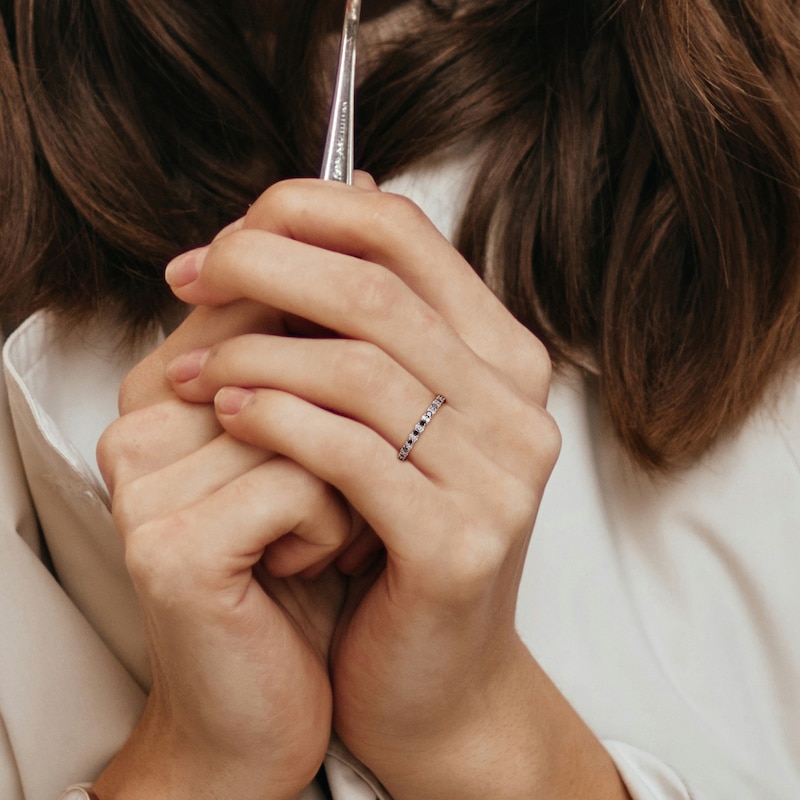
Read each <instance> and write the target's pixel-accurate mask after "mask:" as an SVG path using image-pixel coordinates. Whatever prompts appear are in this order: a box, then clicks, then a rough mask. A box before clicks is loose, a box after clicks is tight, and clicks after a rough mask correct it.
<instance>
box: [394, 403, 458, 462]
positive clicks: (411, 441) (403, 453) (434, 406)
mask: <svg viewBox="0 0 800 800" xmlns="http://www.w3.org/2000/svg"><path fill="white" fill-rule="evenodd" d="M446 402H447V398H445V397H443V396H442V395H440V394H437V395H436V397H434V398H433V402H432V403H431V404H430V405H429V406H428V410H427V411H426V412H425V413H424V414H423V415H422V416H421V417H420V420H419V422H418V423H417V424H416V425H415V426H414V430H413V431H411V433H410V434H409V435H408V438H407V439H406V440H405V442H403V446H402V447H401V448H400V451H399V452H398V453H397V457H398V458H399V459H400V460H401V461H405V460H406V459H407V458H408V454H409V453H410V452H411V448H412V447H413V446H414V445H415V444H416V443H417V439H419V437H420V436H422V432H423V431H424V430H425V427H426V426H427V424H428V423H429V422H430V421H431V420H432V419H433V415H434V414H435V413H436V412H437V411H438V410H439V409H440V408H441V407H442V406H443V405H444V404H445V403H446Z"/></svg>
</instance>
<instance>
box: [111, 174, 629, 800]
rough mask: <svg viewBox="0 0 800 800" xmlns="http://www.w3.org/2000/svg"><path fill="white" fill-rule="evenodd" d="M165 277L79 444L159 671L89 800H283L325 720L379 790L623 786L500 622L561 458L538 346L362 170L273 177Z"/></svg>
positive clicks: (512, 601)
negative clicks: (99, 415)
mask: <svg viewBox="0 0 800 800" xmlns="http://www.w3.org/2000/svg"><path fill="white" fill-rule="evenodd" d="M167 279H168V281H169V282H170V284H171V286H172V288H173V291H175V293H176V294H177V295H178V296H179V297H180V298H181V299H182V300H184V301H186V302H187V303H189V304H192V305H195V306H198V307H199V308H198V311H196V312H195V313H194V314H193V315H192V316H190V317H189V319H188V320H187V323H186V324H185V325H184V326H182V327H181V328H180V329H179V330H178V331H177V332H176V333H175V334H174V335H173V336H172V337H170V339H168V340H167V342H166V343H165V344H164V345H163V346H162V348H160V349H159V350H158V351H156V352H155V353H154V354H153V355H152V356H151V357H150V358H149V359H147V361H146V362H144V364H143V365H142V366H140V368H138V370H137V371H136V372H135V373H134V374H133V375H132V376H131V378H129V380H128V381H127V382H126V386H125V387H124V389H123V394H122V400H121V408H122V411H123V416H122V417H121V419H120V421H119V422H118V423H116V424H115V426H112V429H111V430H110V431H109V432H108V433H107V434H106V435H105V436H104V438H103V441H102V442H101V445H100V451H99V452H100V462H101V466H102V468H103V470H104V474H105V475H106V477H107V480H108V482H109V484H110V488H111V490H112V494H113V497H114V514H115V519H116V520H117V524H118V526H119V527H120V531H121V534H122V536H123V539H124V541H125V544H126V552H127V558H128V563H129V565H130V567H131V571H132V575H133V577H134V582H135V584H136V586H137V590H138V591H139V593H140V596H141V597H142V604H143V606H144V608H145V616H146V619H147V622H148V631H149V634H150V638H149V645H150V649H151V653H152V661H153V669H154V675H155V676H156V679H155V684H154V691H153V695H154V697H151V702H150V704H149V705H148V713H147V714H146V715H145V718H144V720H143V722H142V724H141V725H140V727H139V729H138V730H137V733H136V734H135V735H134V737H133V738H132V740H131V742H130V743H129V745H128V747H127V748H126V749H125V750H124V751H123V752H122V753H121V754H120V756H119V757H118V759H117V760H116V761H115V762H114V763H113V764H112V765H111V767H110V768H109V770H108V771H107V773H106V774H104V776H103V777H101V779H100V780H99V781H98V783H97V787H96V788H97V791H98V793H99V794H100V795H101V797H103V798H104V800H106V798H112V797H114V798H116V797H119V798H128V797H130V798H137V797H145V796H147V797H162V796H163V797H171V798H178V797H183V796H184V794H185V795H186V796H187V797H188V796H191V797H206V796H208V797H217V796H223V795H222V789H221V785H220V783H219V778H218V776H219V775H223V776H224V779H225V780H224V784H225V787H226V788H225V792H224V795H225V796H231V795H233V796H236V797H237V798H247V797H254V798H255V797H257V798H273V797H274V798H278V797H291V796H294V795H296V793H297V792H298V791H299V789H300V788H301V787H302V786H303V785H304V782H307V780H308V778H309V776H310V775H311V774H313V771H314V769H315V768H316V766H317V765H318V764H319V763H320V761H321V758H322V755H323V753H324V743H325V741H327V731H328V725H329V722H330V720H331V718H332V719H333V722H334V725H335V727H336V730H337V731H338V733H339V734H340V735H341V736H342V738H343V739H344V741H345V742H346V744H347V745H348V746H349V747H350V749H351V750H352V751H353V753H354V754H355V755H356V756H358V757H359V758H360V759H361V760H362V761H363V762H364V763H365V764H367V765H368V766H369V767H370V768H371V769H372V770H373V771H374V772H375V774H376V775H377V776H378V777H379V778H380V779H381V781H382V782H383V783H384V785H385V786H386V787H387V789H388V790H389V792H390V793H391V795H392V796H393V797H394V798H395V800H402V799H403V798H420V797H425V798H431V800H435V798H452V797H460V798H473V797H474V798H486V797H488V796H491V797H493V798H501V799H502V798H523V797H525V798H529V797H532V796H538V794H541V795H543V796H547V797H555V798H571V797H574V798H585V797H588V796H591V797H593V798H625V797H627V793H626V792H625V789H624V787H623V786H622V784H621V782H620V780H619V777H618V775H617V773H616V770H615V769H614V766H613V763H612V762H611V760H610V759H609V757H608V756H607V754H606V752H605V750H604V749H603V748H602V746H601V745H600V743H599V742H598V741H597V740H596V739H595V737H594V736H593V735H592V734H591V732H590V731H589V730H588V729H587V728H586V726H585V725H584V724H583V723H582V721H581V720H580V718H579V717H578V715H577V714H576V713H575V712H574V711H573V710H572V709H571V708H570V706H569V705H568V703H567V702H566V701H565V700H564V698H563V697H562V696H561V695H560V694H559V693H558V691H557V690H556V688H555V687H554V686H553V684H552V683H551V682H550V680H549V679H548V678H547V676H546V675H545V674H544V673H543V671H542V670H541V669H540V667H539V666H538V664H537V662H536V661H535V659H534V658H533V656H532V655H531V654H530V653H529V651H528V650H527V649H526V648H525V647H524V645H523V644H522V642H521V641H520V639H519V637H518V635H517V633H516V630H515V626H514V614H515V607H516V595H517V589H518V585H519V578H520V575H521V571H522V567H523V563H524V558H525V553H526V550H527V545H528V539H529V536H530V532H531V530H532V528H533V525H534V522H535V519H536V514H537V511H538V507H539V503H540V500H541V496H542V492H543V491H544V487H545V484H546V482H547V479H548V477H549V475H550V472H551V470H552V467H553V465H554V463H555V460H556V458H557V455H558V450H559V446H560V438H559V433H558V430H557V428H556V426H555V424H554V423H553V420H552V419H551V418H550V416H549V415H548V414H547V412H546V410H545V403H546V400H547V393H548V388H549V380H550V363H549V360H548V358H547V354H546V352H545V350H544V348H543V347H542V345H541V343H540V342H538V341H537V340H536V339H535V338H534V337H533V336H532V335H531V334H530V333H529V332H528V331H527V330H526V329H524V328H523V327H522V326H520V325H519V324H518V323H517V322H516V321H515V320H514V319H513V318H512V317H511V315H510V314H509V313H508V312H507V311H506V310H505V308H504V307H503V306H502V304H501V303H500V302H499V301H498V300H497V299H496V298H495V297H494V295H493V294H492V293H491V292H490V291H489V290H488V289H487V288H486V287H485V286H484V284H483V283H482V282H481V281H480V279H479V278H478V277H477V276H476V275H475V273H474V272H473V270H472V269H471V268H470V267H469V265H468V264H466V263H465V262H464V261H463V259H461V257H460V256H459V254H458V253H457V252H456V251H455V250H454V249H453V248H452V247H451V246H450V245H449V244H448V243H447V241H446V240H445V239H444V238H442V237H441V235H440V234H439V233H438V232H437V231H436V229H435V228H434V226H433V225H432V224H431V223H430V222H429V221H428V220H427V219H426V218H425V217H424V215H423V214H422V213H421V212H420V211H419V209H418V208H417V207H416V206H414V205H413V204H412V203H410V202H409V201H407V200H405V199H403V198H400V197H397V196H393V195H388V194H384V193H381V192H380V191H378V189H377V187H376V186H375V185H374V183H373V182H372V181H371V179H369V177H368V176H365V175H359V177H358V179H357V185H356V186H355V187H346V186H341V185H338V184H329V183H323V182H320V181H291V182H286V183H283V184H278V185H276V186H274V187H272V188H271V189H270V190H268V191H267V192H266V193H265V194H264V195H263V196H262V197H261V198H260V199H259V200H258V202H256V203H255V204H254V205H253V207H252V208H251V209H250V211H249V212H248V215H247V217H246V218H245V220H244V221H243V222H242V223H240V224H238V225H236V226H234V227H233V228H232V229H230V230H228V231H225V232H224V233H223V234H222V235H220V236H219V237H217V239H216V240H215V241H214V242H213V243H212V244H211V245H210V246H209V247H207V248H202V249H200V250H197V251H193V252H191V253H189V254H186V255H185V256H182V257H180V258H179V259H176V260H175V261H174V262H173V263H172V264H171V265H170V266H169V268H168V270H167ZM298 320H303V322H299V321H298ZM287 333H290V334H293V335H288V336H287V335H286V334H287ZM297 334H303V335H297ZM436 394H443V395H445V396H446V397H447V403H446V404H445V405H444V406H443V407H442V408H441V409H440V411H439V412H438V414H437V415H436V417H435V419H434V420H433V421H432V422H431V423H430V424H429V426H428V427H427V428H426V429H425V431H424V434H423V436H422V437H421V438H420V440H419V442H418V443H417V445H416V446H415V448H414V449H413V451H412V453H411V456H410V457H409V459H408V461H406V462H400V461H399V460H398V459H397V449H398V446H399V444H400V443H402V441H403V440H404V439H405V437H406V436H407V434H408V432H409V430H410V428H411V427H412V426H413V424H414V423H415V422H416V421H417V419H419V415H420V414H421V413H422V412H423V411H424V410H425V409H426V408H427V406H428V404H429V403H430V402H431V399H432V398H433V396H434V395H436ZM154 399H156V400H157V401H158V402H154ZM212 403H213V404H214V405H213V406H212V405H211V404H212ZM145 426H147V428H146V431H145V432H144V433H143V432H142V431H143V428H144V427H145ZM167 430H169V431H171V432H173V433H171V434H170V435H171V441H170V443H169V446H166V447H165V446H161V447H160V449H159V448H156V449H159V452H158V453H153V452H151V449H152V447H153V445H154V443H155V442H156V441H159V442H160V441H161V440H160V439H159V438H158V436H159V435H161V436H163V435H164V432H165V431H167ZM221 431H224V432H221ZM276 454H277V455H276ZM206 471H207V472H206ZM285 534H288V536H286V535H285ZM376 543H377V544H376ZM378 545H379V546H378ZM334 559H336V560H337V561H338V566H339V568H340V569H343V570H345V571H347V572H348V573H351V576H352V577H351V579H350V580H349V583H348V587H347V593H346V598H345V599H344V600H343V605H341V602H342V597H343V595H342V592H343V589H344V587H343V586H342V584H341V582H340V578H341V575H340V572H339V570H336V569H334V568H331V567H330V564H331V561H332V560H334ZM254 566H256V567H257V569H256V573H255V574H254V570H253V568H254ZM259 572H267V573H269V575H270V577H269V579H268V582H267V583H266V585H265V584H264V582H263V581H262V582H259V580H258V579H257V578H258V573H259ZM301 575H302V576H305V578H303V577H298V576H301ZM310 576H316V577H314V578H313V579H309V578H310ZM287 595H288V596H289V598H290V600H284V598H285V597H286V596H287ZM243 609H244V610H245V611H246V613H241V612H242V610H243ZM276 642H277V643H278V644H277V645H275V643H276ZM326 659H327V660H328V662H329V668H328V669H326V668H325V661H326ZM329 681H330V682H329ZM229 693H230V694H229ZM309 696H310V697H311V699H310V700H309ZM209 697H210V700H209ZM200 699H202V702H198V700H200ZM231 735H233V740H232V743H231V740H230V738H229V737H230V736H231ZM162 741H164V742H166V743H167V745H166V746H160V745H159V746H158V747H155V746H154V745H153V744H152V743H153V742H158V743H160V742H162ZM224 742H228V744H227V745H225V744H224ZM265 752H268V753H271V754H272V756H271V757H270V758H264V753H265ZM151 759H156V764H157V765H159V766H160V767H163V768H164V769H165V770H167V774H168V775H171V776H174V780H171V781H170V782H169V786H168V787H166V788H165V787H163V786H158V785H154V784H156V783H158V782H157V781H153V780H150V781H149V783H148V776H147V774H146V773H148V771H150V772H149V774H150V775H152V771H153V768H152V766H151V764H152V761H151ZM176 764H177V765H178V766H177V767H176V766H174V765H176ZM197 764H202V765H205V766H206V767H210V768H205V769H203V768H201V769H199V770H198V771H197V772H193V767H194V766H196V765H197ZM204 782H205V783H204ZM167 789H168V790H169V791H167ZM234 790H235V791H234ZM148 792H149V794H148ZM293 793H294V794H293Z"/></svg>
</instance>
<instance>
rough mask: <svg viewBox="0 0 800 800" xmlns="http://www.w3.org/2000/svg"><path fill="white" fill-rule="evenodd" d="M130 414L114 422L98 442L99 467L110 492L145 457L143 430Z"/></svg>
mask: <svg viewBox="0 0 800 800" xmlns="http://www.w3.org/2000/svg"><path fill="white" fill-rule="evenodd" d="M142 427H144V426H139V425H137V424H136V423H135V420H134V416H133V415H131V414H129V415H126V416H124V417H119V418H118V419H116V420H114V422H112V423H111V424H110V425H109V426H108V427H107V428H106V429H105V430H104V431H103V433H102V434H101V436H100V438H99V440H98V442H97V449H96V455H97V465H98V467H99V469H100V473H101V475H102V476H103V479H104V480H105V482H106V484H107V485H108V488H109V490H110V491H111V492H112V493H113V491H114V487H115V486H117V485H118V484H119V483H120V482H122V481H123V480H124V479H125V477H126V475H127V474H128V473H129V472H130V471H131V470H132V469H135V468H136V465H137V464H139V463H140V462H141V461H142V459H143V456H144V453H143V450H144V447H143V443H142V441H141V429H142Z"/></svg>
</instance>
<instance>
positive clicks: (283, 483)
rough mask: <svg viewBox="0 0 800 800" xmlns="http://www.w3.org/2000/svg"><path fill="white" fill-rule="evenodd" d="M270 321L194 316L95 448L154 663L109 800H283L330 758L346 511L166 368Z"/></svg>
mask: <svg viewBox="0 0 800 800" xmlns="http://www.w3.org/2000/svg"><path fill="white" fill-rule="evenodd" d="M265 315H266V316H269V312H268V311H267V310H265V309H263V308H260V309H258V308H256V307H255V306H254V305H249V306H246V307H239V308H229V309H218V310H216V311H213V312H209V311H208V310H198V311H196V312H194V313H193V314H192V315H190V317H189V318H188V319H187V321H186V322H185V323H184V325H182V326H181V327H180V328H179V329H178V330H177V331H176V333H175V334H173V336H172V337H170V338H169V339H167V341H166V342H165V343H164V344H163V345H162V346H161V347H159V348H158V349H157V350H156V351H154V352H153V353H152V354H151V355H150V356H148V358H147V359H145V361H144V362H142V364H141V365H140V366H139V367H137V368H136V369H135V370H134V371H133V372H132V373H131V375H130V376H129V377H128V378H127V379H126V382H125V384H124V386H123V390H122V392H121V396H120V406H121V411H122V416H121V417H120V419H119V420H117V421H116V422H115V423H113V424H112V425H111V426H110V428H109V429H108V430H107V431H106V432H105V433H104V434H103V437H102V438H101V441H100V443H99V446H98V461H99V463H100V466H101V469H102V472H103V475H104V477H105V479H106V481H107V483H108V485H109V488H110V490H111V493H112V498H113V502H112V509H113V515H114V519H115V522H116V525H117V528H118V530H119V532H120V534H121V536H122V538H123V541H124V544H125V551H126V560H127V564H128V568H129V571H130V573H131V576H132V579H133V582H134V585H135V588H136V591H137V594H138V596H139V600H140V604H141V607H142V611H143V616H144V621H145V630H146V636H147V643H148V649H149V654H150V659H151V665H152V670H153V687H152V691H151V694H150V697H149V700H148V703H147V707H146V710H145V713H144V715H143V717H142V719H141V721H140V723H139V725H138V727H137V729H136V731H135V732H134V734H133V736H132V737H131V739H130V740H129V741H128V743H127V744H126V746H125V747H124V748H123V750H122V751H121V752H120V754H119V755H118V756H117V758H116V759H115V760H114V761H113V762H112V764H111V765H110V766H109V767H108V768H107V770H106V771H105V772H104V773H103V775H102V776H101V777H100V779H99V780H98V781H97V782H96V784H95V791H96V792H97V793H98V795H99V796H100V797H102V798H103V800H113V799H114V798H117V799H122V798H126V799H127V798H130V800H134V799H135V798H139V797H142V798H145V797H146V798H150V799H151V800H154V799H155V798H170V800H179V799H180V798H184V797H185V798H192V799H193V800H200V799H201V798H206V797H207V798H218V797H222V796H226V797H228V796H230V797H236V798H238V799H239V800H247V798H258V800H273V798H274V799H275V800H277V799H278V798H281V800H282V799H283V798H292V797H296V796H297V794H298V793H299V792H300V791H301V790H302V789H303V788H304V787H305V786H306V785H307V784H308V783H309V782H310V781H311V780H312V779H313V777H314V774H315V773H316V771H317V769H318V768H319V765H320V764H321V762H322V759H323V757H324V754H325V750H326V747H327V744H328V739H329V735H330V721H331V689H330V682H329V678H328V672H327V658H328V649H329V645H330V639H331V635H332V632H333V629H334V626H335V623H336V618H337V616H338V612H339V609H340V607H341V602H342V599H343V591H344V589H343V585H342V580H341V577H340V575H339V574H338V573H337V571H336V570H335V569H333V568H328V565H329V564H330V563H331V561H332V560H333V559H334V558H335V557H336V556H337V555H338V554H339V553H340V552H341V551H342V549H343V547H345V546H346V544H347V543H348V542H349V541H351V540H352V538H353V529H354V527H355V526H354V523H353V520H352V517H351V515H350V512H349V511H348V509H347V507H346V505H345V504H344V502H343V501H342V499H341V498H340V496H339V495H338V493H336V492H335V490H333V489H331V487H329V486H328V485H326V484H324V483H323V482H322V481H320V480H319V479H317V478H315V477H313V476H311V475H310V474H309V473H308V472H306V471H305V470H303V469H302V468H300V467H299V466H297V465H296V464H294V463H293V462H291V461H289V460H287V459H285V458H282V457H274V456H273V454H270V453H265V452H264V451H262V450H259V449H257V448H254V447H251V446H248V445H245V444H242V443H240V442H238V441H236V440H235V439H233V438H232V437H230V436H229V435H227V434H224V433H222V431H221V428H220V427H219V425H218V423H217V422H216V418H215V415H214V412H213V409H212V408H211V407H210V406H204V405H196V404H189V403H185V402H183V401H181V400H179V399H177V398H176V397H175V396H174V395H173V394H172V393H171V391H170V390H169V388H168V384H167V383H166V381H165V379H164V372H163V364H164V363H166V362H168V361H169V360H170V359H171V358H172V356H173V355H174V354H175V353H176V352H180V351H185V350H186V349H190V348H191V347H197V346H202V345H207V344H209V343H212V342H213V341H214V340H218V339H219V338H226V337H227V336H230V335H233V334H235V333H239V332H243V331H244V330H256V329H261V330H263V329H264V328H265V327H270V326H271V324H272V323H270V321H269V320H267V319H265ZM268 573H269V574H268ZM301 573H302V574H303V576H304V577H300V575H301ZM276 576H281V577H276ZM311 576H315V577H314V579H313V580H311V579H310V577H311Z"/></svg>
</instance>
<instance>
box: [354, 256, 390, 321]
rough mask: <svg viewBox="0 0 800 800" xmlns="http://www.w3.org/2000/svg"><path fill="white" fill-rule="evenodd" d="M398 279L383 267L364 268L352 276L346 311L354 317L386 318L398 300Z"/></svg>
mask: <svg viewBox="0 0 800 800" xmlns="http://www.w3.org/2000/svg"><path fill="white" fill-rule="evenodd" d="M400 297H401V292H400V281H399V279H398V278H396V277H395V276H394V275H393V274H392V273H391V272H389V271H388V270H385V269H380V268H376V269H365V270H363V271H361V272H359V274H358V275H357V276H356V277H355V278H354V280H353V283H352V290H351V293H350V296H349V298H348V300H349V305H350V308H348V309H347V313H349V314H350V315H352V316H354V317H367V318H369V319H379V320H380V319H388V318H391V316H392V315H393V314H394V313H396V311H397V308H398V304H399V302H400Z"/></svg>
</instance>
